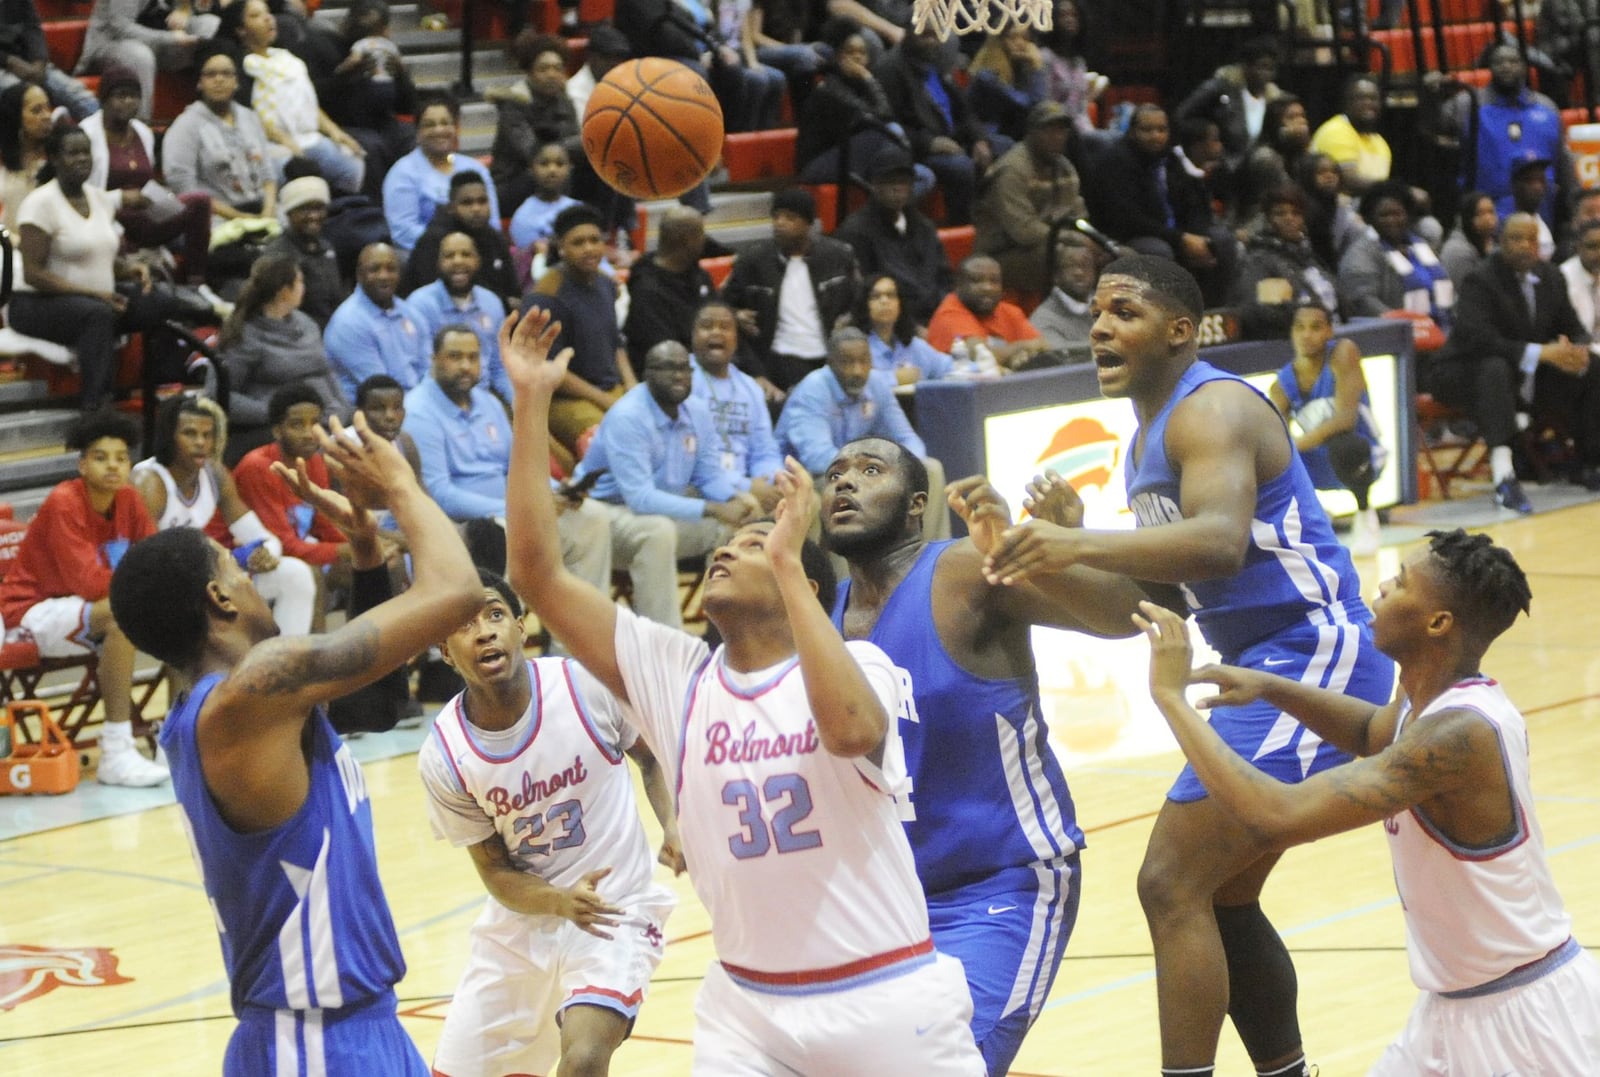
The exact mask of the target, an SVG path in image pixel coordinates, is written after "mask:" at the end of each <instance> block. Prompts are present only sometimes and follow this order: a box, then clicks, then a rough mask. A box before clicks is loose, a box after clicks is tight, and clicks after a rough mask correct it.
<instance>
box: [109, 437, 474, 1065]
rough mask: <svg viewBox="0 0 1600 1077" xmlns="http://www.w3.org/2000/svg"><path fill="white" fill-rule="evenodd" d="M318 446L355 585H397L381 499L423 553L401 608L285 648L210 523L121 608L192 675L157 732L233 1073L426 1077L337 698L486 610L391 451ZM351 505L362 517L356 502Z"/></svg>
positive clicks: (141, 636)
mask: <svg viewBox="0 0 1600 1077" xmlns="http://www.w3.org/2000/svg"><path fill="white" fill-rule="evenodd" d="M355 422H356V425H355V430H356V431H357V432H358V434H357V435H354V436H352V435H349V434H348V432H346V433H341V432H340V428H339V424H338V420H334V421H333V427H334V435H333V436H332V437H329V436H328V435H327V434H326V433H323V432H321V431H319V432H318V434H319V439H320V440H321V442H322V450H323V452H324V454H326V456H327V459H328V463H329V464H330V466H331V467H332V468H333V469H335V471H336V473H338V474H339V475H340V478H341V481H342V482H343V484H344V489H345V491H346V493H347V494H348V495H349V500H347V499H346V497H344V496H341V495H339V494H335V493H331V492H329V491H323V490H318V489H316V488H315V487H314V486H312V485H311V484H310V482H309V480H308V479H307V478H306V476H305V472H304V469H303V466H302V467H301V468H300V469H299V471H298V472H297V473H296V472H287V471H284V472H281V473H280V474H282V476H283V477H284V478H285V480H286V481H289V482H290V484H291V485H292V486H294V487H296V489H297V490H298V491H299V492H300V494H301V496H303V497H307V498H309V499H311V500H313V502H314V504H315V506H316V508H317V509H318V510H319V511H321V512H323V513H325V514H326V515H328V517H329V518H330V519H332V520H334V521H335V522H336V523H338V524H339V525H340V527H341V528H342V529H343V530H344V531H345V533H346V534H347V535H348V536H349V538H350V542H351V545H352V548H353V550H354V552H355V567H356V569H357V572H356V579H355V582H354V584H353V586H354V587H357V588H360V587H362V586H363V579H364V578H365V577H366V576H368V575H370V574H372V573H379V574H381V573H385V572H386V571H387V569H386V568H385V566H384V560H383V554H382V551H381V550H380V548H379V544H378V529H377V525H376V523H375V521H374V519H373V517H372V515H371V514H370V513H368V512H367V511H365V509H364V508H361V507H359V506H362V505H367V504H378V503H385V504H387V505H388V507H389V509H390V511H391V512H393V514H394V517H395V519H396V521H398V523H399V525H400V529H401V531H402V532H404V534H405V536H406V539H407V540H408V541H409V543H410V548H411V552H412V557H413V563H414V564H415V566H416V579H415V582H413V584H412V585H411V588H410V589H409V590H407V591H406V592H405V593H404V594H402V595H400V596H398V597H396V598H392V599H390V600H388V601H386V602H383V603H381V604H379V605H376V606H374V607H373V608H371V609H369V610H367V611H366V612H365V613H362V614H361V615H360V616H358V617H355V618H353V619H352V620H350V621H349V622H348V623H346V624H345V625H344V626H343V627H341V628H339V629H338V630H337V631H334V632H329V633H327V634H325V635H312V636H296V637H278V635H277V631H278V630H277V627H276V625H274V624H273V620H272V611H271V610H270V609H268V608H267V604H266V603H265V602H264V601H263V600H262V598H261V596H260V595H259V594H257V593H256V589H255V587H254V585H252V584H251V582H250V576H249V574H248V573H247V572H246V571H245V570H244V569H243V568H242V567H240V566H239V564H238V563H237V562H236V561H235V560H234V558H233V557H232V556H231V555H229V553H228V552H227V551H226V550H224V549H223V548H222V547H221V546H219V545H217V544H216V543H215V542H213V541H211V540H210V539H208V538H207V537H206V536H205V534H204V532H201V531H198V530H196V529H194V528H174V529H172V530H169V531H162V532H160V533H158V534H156V535H154V536H152V537H150V538H148V539H146V540H144V541H143V542H140V543H138V544H136V545H135V546H133V548H132V549H130V550H129V551H128V553H127V555H126V556H125V557H124V558H123V560H122V563H121V564H120V565H119V566H118V567H117V572H116V574H115V575H114V576H112V579H111V610H112V614H113V615H114V616H115V617H116V619H117V623H118V624H119V625H121V626H122V628H123V631H124V632H126V633H127V635H128V638H129V639H131V640H132V641H133V642H134V645H135V646H137V647H138V648H139V649H140V650H142V651H145V652H147V653H149V654H152V655H154V656H156V657H157V658H159V659H161V660H162V661H163V662H166V663H168V664H169V665H171V666H173V667H174V668H176V669H178V670H180V671H181V672H182V673H184V674H185V675H187V676H188V677H189V678H191V679H192V682H193V685H194V686H193V687H192V688H191V689H190V690H189V691H188V693H186V694H185V695H183V696H181V697H180V698H179V699H178V700H177V702H176V703H175V704H174V706H173V708H172V712H171V714H169V715H168V716H167V720H166V724H165V725H164V726H163V727H162V730H161V744H162V747H163V748H164V749H165V750H166V752H167V757H168V759H169V760H170V761H171V766H172V784H173V787H174V789H175V790H176V792H177V795H178V804H179V807H180V809H181V811H182V820H183V823H184V828H185V830H186V831H187V832H188V834H189V837H190V839H191V844H192V846H193V849H194V853H195V859H196V861H197V862H198V864H199V867H200V873H201V876H202V881H203V882H204V884H205V890H206V896H207V898H208V899H209V900H210V903H211V908H212V912H213V914H214V916H215V918H216V922H217V928H218V933H219V934H220V936H221V942H222V958H223V963H224V964H225V965H226V966H227V970H228V981H229V983H230V985H231V988H232V1004H233V1012H234V1015H235V1016H236V1017H237V1018H238V1019H239V1026H238V1028H237V1029H235V1031H234V1034H233V1038H232V1039H231V1040H230V1041H229V1043H228V1050H227V1055H226V1058H225V1060H224V1062H223V1073H224V1074H227V1075H229V1077H282V1075H285V1074H291V1075H295V1077H313V1075H317V1074H326V1075H328V1077H340V1075H348V1077H367V1075H370V1074H377V1073H382V1074H386V1075H398V1077H427V1074H428V1067H427V1065H426V1064H425V1063H424V1062H423V1060H422V1056H421V1055H420V1054H418V1053H417V1049H416V1047H415V1046H414V1045H413V1044H412V1042H411V1040H410V1038H409V1037H408V1036H407V1035H406V1033H405V1030H404V1029H403V1028H401V1027H400V1021H399V1019H398V1017H397V1016H396V1014H395V994H394V984H395V983H396V982H397V981H398V980H399V979H400V978H401V977H402V976H403V975H404V974H405V962H404V960H403V959H402V958H401V956H400V943H399V940H398V939H397V938H396V936H395V928H394V921H393V919H392V918H391V917H390V915H389V906H388V902H387V901H386V900H385V899H384V895H383V886H382V884H381V883H380V882H379V879H378V865H377V859H376V855H375V852H374V849H373V838H372V809H371V805H370V804H369V803H368V800H367V791H366V785H365V784H364V782H363V780H362V777H361V768H360V767H359V766H358V765H357V763H356V761H355V759H354V757H352V756H351V754H350V750H349V749H348V748H347V747H345V746H344V744H343V743H341V741H340V740H339V736H338V734H337V733H335V732H334V730H333V726H332V725H330V724H329V722H328V718H327V715H326V714H325V712H324V709H323V706H322V704H323V701H325V700H328V699H332V698H334V697H337V696H342V695H346V694H347V693H349V692H353V691H355V690H356V689H358V688H360V687H362V686H363V685H367V684H371V683H372V682H373V681H376V680H377V679H379V678H380V677H382V676H383V675H384V674H386V673H388V672H389V671H390V670H392V669H395V668H397V667H398V666H400V665H401V664H402V663H404V662H405V661H407V660H408V659H409V658H411V656H412V655H414V654H417V653H418V652H420V651H422V650H423V649H425V648H426V647H427V646H428V645H429V644H430V643H433V642H436V641H437V639H438V636H439V627H438V626H440V625H456V624H461V623H463V622H465V621H466V620H467V618H469V617H471V616H473V615H474V614H475V613H476V612H477V610H478V607H479V606H480V605H481V603H482V601H483V589H482V587H481V585H480V584H479V583H478V573H477V569H475V568H474V567H473V565H472V560H471V558H470V557H468V555H467V550H466V547H465V546H463V545H462V542H461V539H460V538H459V537H458V536H457V534H456V529H455V525H454V524H452V523H451V522H450V520H449V519H448V518H447V517H446V516H445V515H444V513H443V512H441V511H440V510H439V507H438V506H437V505H435V504H434V502H433V501H432V499H431V498H429V497H428V495H427V494H426V493H424V492H423V491H422V488H421V487H420V486H418V485H417V480H416V478H415V476H414V475H413V473H412V471H411V468H410V467H408V466H407V465H406V463H405V459H404V457H402V456H401V455H400V452H399V450H397V449H396V448H395V447H394V446H393V445H392V444H390V443H389V442H388V441H386V440H385V439H383V438H381V437H379V436H378V435H376V434H374V433H372V432H371V431H370V430H369V429H368V428H367V425H366V417H365V416H364V415H361V414H359V413H358V414H357V416H356V420H355ZM352 502H353V503H354V504H352Z"/></svg>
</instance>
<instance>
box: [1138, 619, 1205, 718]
mask: <svg viewBox="0 0 1600 1077" xmlns="http://www.w3.org/2000/svg"><path fill="white" fill-rule="evenodd" d="M1141 614H1142V615H1143V616H1141ZM1133 623H1134V625H1135V626H1136V627H1137V628H1138V629H1139V631H1141V632H1143V633H1144V635H1145V638H1146V639H1148V640H1149V641H1150V694H1151V696H1153V697H1156V698H1157V699H1159V698H1160V697H1162V696H1168V697H1170V696H1174V695H1176V696H1182V695H1183V693H1184V689H1186V688H1188V687H1189V679H1190V677H1189V671H1190V669H1191V668H1192V667H1193V665H1194V648H1193V647H1191V646H1190V645H1189V625H1188V624H1187V623H1186V622H1185V621H1184V619H1183V618H1182V617H1179V616H1178V615H1177V614H1176V613H1173V612H1172V611H1171V610H1169V609H1167V608H1166V607H1164V606H1158V605H1156V604H1155V603H1154V602H1141V603H1139V613H1135V614H1134V615H1133Z"/></svg>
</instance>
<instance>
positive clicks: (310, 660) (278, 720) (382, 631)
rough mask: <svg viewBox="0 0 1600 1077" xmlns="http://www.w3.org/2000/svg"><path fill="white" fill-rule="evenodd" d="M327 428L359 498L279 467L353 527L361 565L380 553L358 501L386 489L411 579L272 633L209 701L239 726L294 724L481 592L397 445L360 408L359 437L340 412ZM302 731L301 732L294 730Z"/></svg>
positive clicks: (433, 637)
mask: <svg viewBox="0 0 1600 1077" xmlns="http://www.w3.org/2000/svg"><path fill="white" fill-rule="evenodd" d="M331 425H332V428H333V433H332V434H331V435H329V434H327V433H324V432H322V431H319V432H318V437H319V440H320V441H321V442H322V450H323V453H324V455H325V456H326V457H327V460H328V463H329V466H330V467H331V468H334V469H336V471H337V473H338V474H339V475H340V478H341V480H342V482H343V484H344V488H345V490H346V492H347V493H348V494H349V495H350V498H352V499H353V500H347V499H346V498H345V497H344V496H341V495H339V494H335V493H333V492H331V491H327V490H320V489H318V488H317V487H316V486H315V485H314V484H313V483H311V482H310V480H309V478H307V476H306V474H305V471H304V467H303V465H302V467H301V468H300V469H299V471H298V472H289V471H288V470H287V469H284V468H282V467H281V465H279V467H280V470H279V471H278V474H279V476H280V477H281V478H284V479H285V481H288V482H290V483H291V484H292V485H294V486H295V487H296V490H297V492H298V493H300V494H301V496H302V497H306V498H308V499H309V500H310V501H311V503H312V505H313V507H315V508H316V509H317V510H318V511H319V512H321V513H322V514H323V515H324V516H326V517H327V518H328V519H330V520H332V521H333V522H334V523H335V524H337V525H338V526H339V527H340V529H341V530H343V531H344V532H345V533H346V534H347V535H349V536H350V537H351V540H352V544H353V545H354V546H355V547H356V567H357V568H364V567H373V566H374V565H375V563H377V562H380V561H381V560H382V556H381V553H379V552H378V545H377V529H376V527H375V526H374V525H373V523H372V518H371V514H370V513H368V512H366V510H365V509H364V508H361V507H360V506H362V505H365V504H370V503H374V502H375V501H376V499H377V498H379V497H381V498H382V500H383V502H384V503H386V504H387V505H388V506H389V510H390V511H391V512H393V513H394V516H395V519H396V521H397V522H398V523H399V525H400V530H401V531H402V532H404V534H405V536H406V538H407V540H408V541H409V542H410V544H411V550H412V553H413V555H414V564H415V567H416V576H415V579H414V581H413V583H412V585H411V587H410V588H409V589H408V590H406V591H404V592H403V593H401V594H400V595H398V596H396V597H395V598H392V599H390V600H389V601H387V602H384V603H383V604H381V605H379V606H376V607H374V608H373V609H370V610H368V611H367V612H366V613H363V614H362V615H361V616H359V617H357V618H355V619H354V620H352V621H350V622H348V623H347V624H345V625H344V626H342V627H341V628H338V629H336V630H334V631H332V632H328V633H326V634H323V635H314V636H299V637H292V638H276V639H271V640H268V641H267V642H265V643H262V644H259V645H257V646H256V647H254V648H253V649H252V650H251V651H250V652H249V654H247V655H246V656H245V658H244V660H243V661H242V662H240V663H239V665H238V666H237V667H236V668H235V670H234V672H233V675H232V676H230V677H229V678H228V679H227V680H225V681H223V682H222V684H221V685H219V686H218V688H217V690H216V692H214V693H213V694H212V697H211V700H212V703H211V705H210V706H208V711H211V712H213V713H220V712H225V713H226V714H227V715H228V717H227V718H226V719H225V720H224V723H223V724H226V725H228V726H230V727H231V726H238V727H240V728H249V727H261V728H262V729H267V728H270V727H273V726H282V725H286V724H288V725H292V726H294V727H295V728H296V729H298V727H299V725H300V723H301V722H302V721H303V720H304V718H305V714H306V712H307V711H308V710H309V709H310V708H311V707H312V706H313V705H314V704H316V703H319V702H322V701H323V700H327V699H331V698H333V697H335V696H342V695H348V694H349V693H350V692H353V691H355V690H356V689H357V688H360V687H362V686H363V685H367V684H371V683H372V682H373V681H375V680H377V679H378V678H379V677H381V676H383V675H385V674H387V673H388V672H389V671H390V670H391V669H394V668H395V667H397V666H399V665H400V664H401V663H402V662H405V661H407V660H408V659H410V658H411V657H412V656H413V655H415V654H417V653H418V652H420V651H422V650H424V649H425V648H427V647H428V646H429V644H432V643H434V642H436V641H437V640H438V638H439V637H440V634H441V627H440V626H448V625H455V624H460V623H462V622H464V621H465V620H466V619H467V618H468V617H470V616H471V615H472V613H473V611H474V610H476V609H477V608H478V605H479V604H480V603H481V601H482V588H481V586H480V585H479V583H478V573H477V569H475V568H474V567H473V565H472V559H471V558H470V557H469V556H468V555H467V549H466V547H465V546H464V545H462V542H461V538H460V536H459V535H458V534H457V533H456V529H455V525H454V524H452V523H451V522H450V520H449V518H448V517H446V516H445V514H444V513H443V512H441V511H440V509H439V507H438V506H437V505H436V504H434V502H433V499H432V498H430V497H428V495H427V494H426V493H424V492H423V490H422V488H421V487H420V486H419V485H418V484H417V480H416V477H415V476H413V475H412V473H411V469H410V468H409V467H407V466H406V463H405V460H404V459H403V458H402V457H401V456H400V453H399V451H398V450H397V449H395V447H394V445H393V444H391V443H390V442H388V441H386V440H385V439H383V438H381V437H379V436H378V435H377V434H374V433H372V432H371V430H370V429H369V428H368V427H367V422H366V416H364V415H362V414H360V413H359V412H358V413H357V416H356V425H355V430H356V431H357V432H358V436H359V439H360V443H359V444H357V443H356V440H355V439H353V438H352V437H350V436H349V435H348V433H346V432H345V431H344V428H343V427H342V426H341V425H340V423H339V420H338V419H337V418H335V419H332V420H331ZM296 737H298V733H296Z"/></svg>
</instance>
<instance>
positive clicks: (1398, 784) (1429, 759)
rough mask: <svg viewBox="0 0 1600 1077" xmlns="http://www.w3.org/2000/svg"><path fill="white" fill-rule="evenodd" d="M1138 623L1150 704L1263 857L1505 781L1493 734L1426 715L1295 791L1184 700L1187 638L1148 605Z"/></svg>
mask: <svg viewBox="0 0 1600 1077" xmlns="http://www.w3.org/2000/svg"><path fill="white" fill-rule="evenodd" d="M1142 612H1143V616H1141V617H1137V618H1136V619H1135V620H1136V623H1137V624H1138V625H1139V627H1140V628H1141V629H1142V630H1143V631H1144V633H1145V635H1146V637H1147V638H1148V639H1149V640H1150V651H1151V656H1150V696H1151V699H1153V700H1154V701H1155V704H1156V706H1157V707H1158V708H1159V709H1160V711H1161V713H1162V715H1163V716H1164V717H1165V718H1166V719H1167V724H1168V725H1170V726H1171V727H1172V732H1173V734H1174V735H1175V736H1176V737H1177V739H1178V744H1179V746H1180V747H1182V749H1183V754H1184V755H1185V756H1187V757H1188V759H1189V762H1190V763H1191V764H1192V765H1193V766H1194V769H1195V773H1196V774H1197V775H1198V776H1199V778H1200V781H1201V783H1202V784H1203V785H1204V786H1205V787H1206V791H1207V792H1208V793H1209V794H1210V795H1211V796H1213V797H1215V798H1216V799H1217V801H1218V802H1219V803H1221V804H1223V805H1224V806H1226V807H1227V808H1228V810H1229V811H1231V812H1232V813H1233V814H1234V815H1235V816H1237V817H1238V818H1239V820H1240V822H1241V823H1242V824H1243V825H1244V827H1245V828H1246V829H1247V830H1248V831H1249V832H1250V833H1251V834H1252V835H1254V836H1255V838H1256V839H1257V840H1258V842H1259V844H1260V845H1261V846H1262V848H1263V849H1268V848H1282V847H1286V846H1289V845H1295V844H1298V843H1301V842H1307V841H1313V840H1315V839H1317V838H1321V837H1326V836H1327V835H1329V834H1337V833H1340V832H1342V831H1345V830H1354V829H1355V828H1357V827H1361V826H1365V825H1367V824H1368V823H1374V822H1377V821H1379V820H1381V819H1386V818H1388V817H1389V816H1391V815H1394V814H1395V813H1397V812H1400V811H1405V810H1407V809H1410V808H1413V807H1415V806H1417V805H1418V804H1423V803H1426V802H1429V801H1433V800H1434V799H1435V798H1439V797H1447V796H1449V795H1450V794H1452V793H1457V792H1461V791H1465V790H1470V789H1473V788H1477V787H1482V786H1485V785H1491V786H1492V784H1493V783H1495V782H1497V781H1498V782H1501V783H1503V782H1504V775H1503V768H1502V764H1501V755H1500V751H1499V746H1498V743H1497V740H1496V735H1495V732H1494V730H1493V729H1492V728H1491V727H1490V726H1489V723H1488V722H1486V721H1485V720H1484V719H1483V718H1481V717H1480V716H1478V715H1476V714H1474V713H1472V712H1470V711H1448V712H1445V713H1443V714H1438V715H1430V716H1429V717H1428V718H1426V719H1423V720H1420V721H1419V722H1417V723H1416V724H1415V725H1411V726H1408V727H1407V728H1406V730H1405V731H1404V733H1403V735H1402V736H1401V737H1400V739H1399V740H1397V741H1396V742H1395V743H1394V744H1392V745H1390V746H1389V747H1388V748H1386V749H1384V750H1383V751H1381V752H1379V753H1378V754H1377V755H1374V756H1371V757H1369V758H1366V759H1358V760H1356V761H1354V762H1352V763H1349V764H1346V765H1345V766H1342V767H1335V768H1334V769H1333V770H1330V771H1325V772H1323V773H1322V774H1318V775H1314V776H1313V777H1311V778H1310V779H1308V780H1306V781H1305V782H1302V783H1301V784H1299V785H1286V784H1284V783H1282V782H1279V781H1276V780H1274V779H1272V778H1269V777H1267V776H1266V775H1264V774H1262V773H1261V772H1260V771H1258V770H1256V769H1255V767H1253V766H1251V765H1250V763H1249V762H1247V761H1246V760H1245V759H1243V758H1242V757H1241V756H1240V755H1239V754H1238V753H1236V752H1235V751H1234V750H1233V748H1232V747H1231V746H1230V745H1228V743H1227V742H1226V741H1224V740H1223V739H1222V737H1221V736H1219V735H1218V734H1217V732H1216V730H1214V729H1212V728H1211V726H1210V725H1209V724H1207V722H1206V721H1205V719H1203V718H1202V717H1200V714H1199V712H1197V711H1196V710H1195V709H1194V708H1193V707H1192V706H1190V705H1189V702H1188V700H1187V699H1186V698H1185V694H1184V693H1185V690H1186V689H1187V688H1188V686H1189V684H1190V683H1191V672H1190V665H1191V660H1192V652H1191V649H1190V646H1189V638H1188V629H1187V626H1186V625H1185V624H1184V622H1183V620H1182V619H1181V618H1179V617H1178V616H1176V615H1175V614H1173V613H1171V612H1169V611H1167V610H1164V609H1161V608H1160V607H1157V606H1156V605H1154V604H1153V603H1149V602H1147V603H1145V604H1144V606H1143V607H1142Z"/></svg>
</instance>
